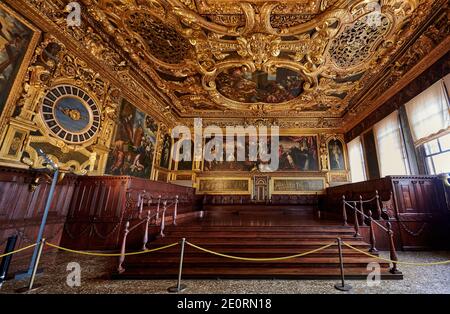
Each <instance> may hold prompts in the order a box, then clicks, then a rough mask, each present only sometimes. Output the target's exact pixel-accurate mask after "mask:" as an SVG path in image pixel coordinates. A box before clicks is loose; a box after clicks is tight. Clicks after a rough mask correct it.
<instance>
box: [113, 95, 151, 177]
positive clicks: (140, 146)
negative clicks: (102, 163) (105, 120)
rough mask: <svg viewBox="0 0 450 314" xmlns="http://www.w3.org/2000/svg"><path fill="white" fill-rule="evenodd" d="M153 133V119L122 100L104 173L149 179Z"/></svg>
mask: <svg viewBox="0 0 450 314" xmlns="http://www.w3.org/2000/svg"><path fill="white" fill-rule="evenodd" d="M157 133H158V125H157V123H155V121H154V120H153V118H152V117H151V116H149V115H147V114H145V113H143V112H141V111H139V110H138V109H136V108H135V107H134V106H133V105H132V104H130V103H129V102H128V101H126V100H124V101H123V102H122V107H121V110H120V114H119V119H118V121H117V129H116V133H115V136H114V140H113V142H112V144H111V151H110V153H109V156H108V161H107V164H106V170H105V173H106V174H111V175H131V176H135V177H140V178H146V179H150V175H151V172H152V165H153V159H154V155H155V146H156V138H157Z"/></svg>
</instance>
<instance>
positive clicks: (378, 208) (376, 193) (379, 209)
mask: <svg viewBox="0 0 450 314" xmlns="http://www.w3.org/2000/svg"><path fill="white" fill-rule="evenodd" d="M375 199H376V200H377V213H378V220H381V206H380V195H379V194H378V190H375Z"/></svg>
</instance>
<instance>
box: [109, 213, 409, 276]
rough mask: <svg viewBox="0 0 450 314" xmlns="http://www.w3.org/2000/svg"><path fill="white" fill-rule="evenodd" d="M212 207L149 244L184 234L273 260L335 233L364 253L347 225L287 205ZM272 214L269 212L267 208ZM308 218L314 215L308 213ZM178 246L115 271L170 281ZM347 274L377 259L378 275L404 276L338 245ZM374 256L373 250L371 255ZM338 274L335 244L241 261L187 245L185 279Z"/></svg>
mask: <svg viewBox="0 0 450 314" xmlns="http://www.w3.org/2000/svg"><path fill="white" fill-rule="evenodd" d="M233 210H235V211H237V213H238V215H236V214H234V213H231V214H230V213H225V214H224V213H220V212H219V211H216V212H215V213H214V214H212V215H209V216H208V215H207V216H206V217H205V218H204V219H203V220H195V221H191V222H189V223H188V222H183V223H180V224H179V225H178V226H173V225H168V226H167V228H166V229H165V234H166V236H165V237H162V238H157V239H156V240H155V241H152V242H151V243H149V244H148V248H149V249H152V248H157V247H161V246H164V245H167V244H171V243H174V242H179V241H180V240H181V239H182V238H186V240H187V241H188V242H190V243H193V244H195V245H198V246H200V247H202V248H205V249H208V250H211V251H214V252H217V253H222V254H228V255H233V256H238V257H250V258H276V257H285V256H289V255H295V254H299V253H304V252H309V251H311V250H314V249H317V248H319V247H322V246H325V245H327V244H330V243H336V239H337V238H338V237H339V238H341V239H343V240H344V241H345V242H347V243H349V244H350V245H352V246H354V247H356V248H358V249H361V250H364V251H366V252H367V251H368V249H369V247H370V246H369V244H368V243H366V242H365V241H364V240H363V238H362V237H359V236H358V237H354V236H353V234H354V230H353V228H352V227H350V226H343V225H341V223H340V222H337V221H334V222H333V221H316V220H314V219H313V218H304V217H302V215H290V214H289V215H286V214H285V212H286V209H283V210H281V209H280V208H278V209H277V210H278V211H279V212H278V213H277V212H273V211H272V212H271V213H270V214H269V215H268V214H266V213H265V212H267V211H269V209H267V208H265V209H264V210H262V211H261V212H260V213H256V214H255V213H252V211H253V210H254V211H255V212H257V208H256V207H255V208H252V209H251V210H250V209H249V208H248V207H247V208H244V209H242V208H240V207H239V206H235V207H229V208H227V211H233ZM269 212H270V211H269ZM311 217H312V216H311ZM140 246H141V243H130V244H129V245H128V246H127V251H133V249H132V248H133V247H136V248H139V247H140ZM180 249H181V247H180V246H179V245H178V246H175V247H170V248H168V249H166V250H163V251H158V252H152V253H148V254H142V255H132V256H127V257H126V259H125V262H124V264H123V266H124V268H125V272H123V273H121V274H117V273H114V274H113V277H114V278H121V279H151V278H153V279H156V278H160V279H174V278H176V277H177V274H178V267H179V258H180ZM342 253H343V256H344V259H343V260H344V271H345V275H346V278H349V279H364V278H366V277H367V275H368V274H369V273H370V272H371V270H367V269H366V267H367V264H368V263H370V262H378V263H379V264H380V267H381V278H382V279H402V278H403V277H402V275H401V274H400V275H398V274H391V273H389V271H388V270H389V267H390V265H389V263H386V262H382V261H380V260H377V259H375V258H372V257H368V256H367V255H365V254H362V253H360V252H357V251H354V250H352V249H350V248H348V247H345V246H344V247H342ZM374 255H375V256H377V255H378V254H377V253H374ZM339 276H340V268H339V254H338V247H337V245H334V246H331V247H328V248H326V249H323V250H321V251H319V252H315V253H311V254H309V255H307V256H303V257H297V258H292V259H286V260H275V261H243V260H238V259H229V258H225V257H221V256H217V255H212V254H210V253H207V252H204V251H201V250H198V249H196V248H194V247H191V246H189V245H186V247H185V255H184V261H183V278H186V279H188V278H190V279H200V278H224V279H226V278H230V279H231V278H233V279H240V278H242V279H244V278H258V279H263V278H270V279H273V278H280V279H282V278H286V279H337V278H339Z"/></svg>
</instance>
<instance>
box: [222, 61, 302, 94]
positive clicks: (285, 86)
mask: <svg viewBox="0 0 450 314" xmlns="http://www.w3.org/2000/svg"><path fill="white" fill-rule="evenodd" d="M303 84H304V79H303V78H302V77H301V76H300V74H298V73H297V72H294V71H291V70H288V69H284V68H278V69H277V71H276V73H275V74H268V73H267V72H264V71H255V72H253V73H251V72H248V71H245V69H244V68H242V67H236V68H231V69H228V70H226V71H224V72H222V73H220V74H219V75H218V76H217V78H216V86H217V90H218V91H219V92H220V93H221V94H222V95H223V96H225V97H226V98H229V99H231V100H234V101H238V102H242V103H258V102H261V103H283V102H287V101H289V100H292V99H294V98H297V97H298V96H299V95H300V94H301V93H302V92H303Z"/></svg>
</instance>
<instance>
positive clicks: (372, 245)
mask: <svg viewBox="0 0 450 314" xmlns="http://www.w3.org/2000/svg"><path fill="white" fill-rule="evenodd" d="M369 233H370V249H369V252H371V253H373V252H378V250H377V248H376V247H375V243H376V242H375V231H374V230H373V217H372V211H371V210H369Z"/></svg>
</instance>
